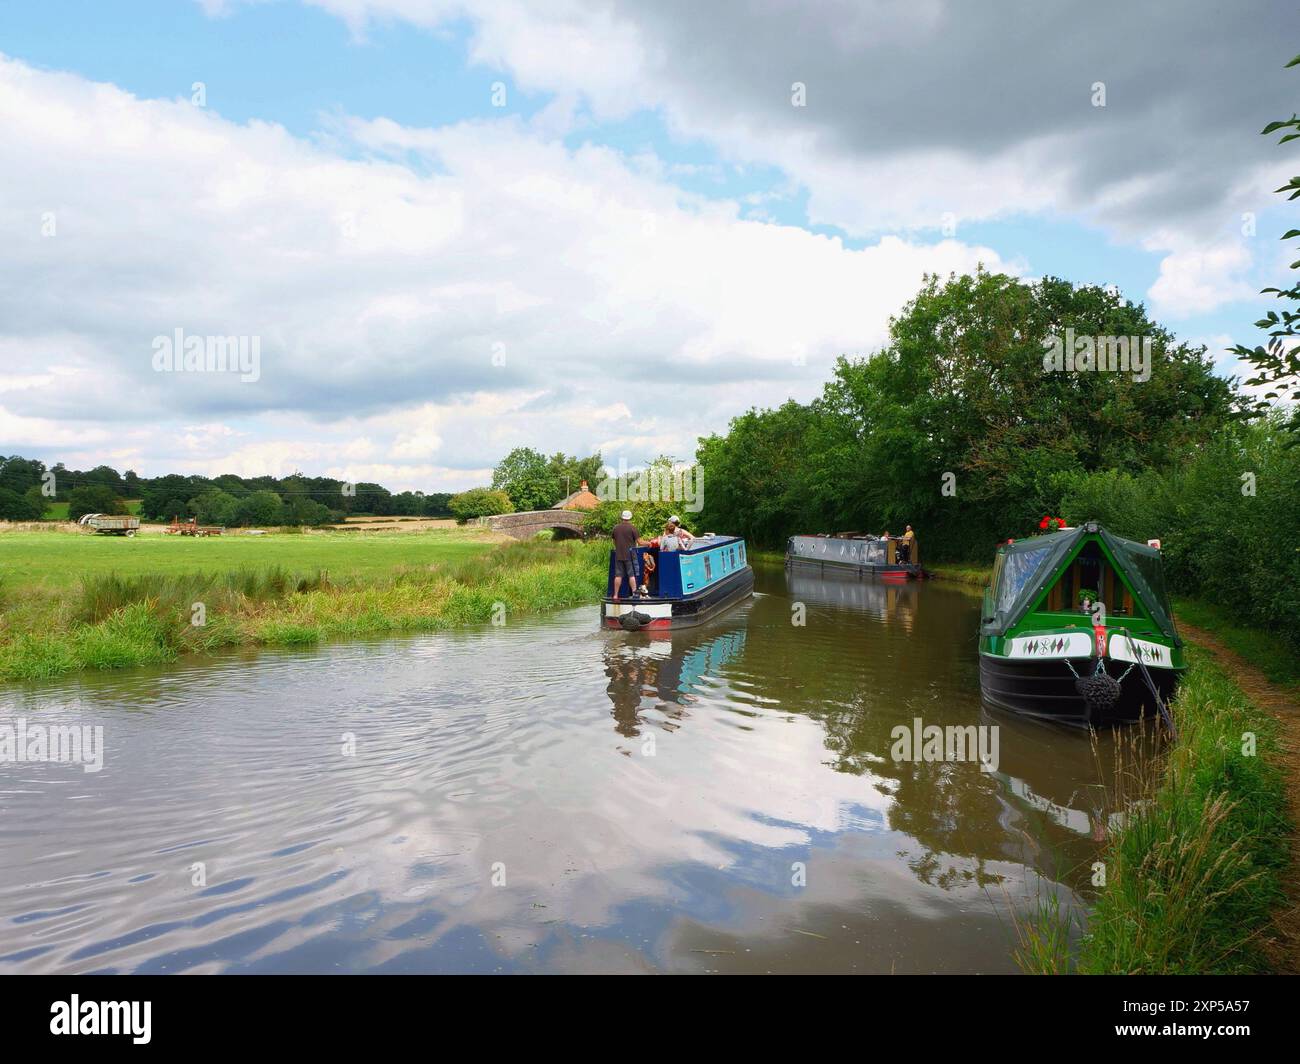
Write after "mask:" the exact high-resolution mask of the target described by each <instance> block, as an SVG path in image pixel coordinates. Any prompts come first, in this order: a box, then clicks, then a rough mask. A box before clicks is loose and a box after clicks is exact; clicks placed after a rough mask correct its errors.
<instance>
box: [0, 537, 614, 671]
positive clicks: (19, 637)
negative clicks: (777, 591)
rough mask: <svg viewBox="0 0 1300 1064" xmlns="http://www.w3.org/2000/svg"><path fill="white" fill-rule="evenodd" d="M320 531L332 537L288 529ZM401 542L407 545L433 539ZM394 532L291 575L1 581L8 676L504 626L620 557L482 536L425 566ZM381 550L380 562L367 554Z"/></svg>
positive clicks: (274, 568) (271, 571)
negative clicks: (390, 559)
mask: <svg viewBox="0 0 1300 1064" xmlns="http://www.w3.org/2000/svg"><path fill="white" fill-rule="evenodd" d="M69 538H74V539H77V538H82V537H69ZM317 538H324V537H308V536H288V537H284V539H286V540H298V541H310V540H313V539H317ZM394 538H398V539H400V540H401V541H402V544H403V545H404V546H406V549H407V550H417V549H419V548H418V547H417V545H416V544H414V543H413V542H412V541H417V540H419V541H424V540H426V536H424V535H403V536H400V537H394ZM383 539H384V537H378V536H375V537H367V538H366V539H365V540H358V539H357V538H355V537H350V538H349V539H347V540H346V541H344V542H345V543H346V546H347V547H348V549H349V551H351V552H353V554H354V555H355V557H353V556H349V557H348V558H347V559H346V561H344V559H343V556H342V555H339V556H338V557H337V558H333V556H331V557H332V558H333V561H332V565H331V568H330V569H329V570H322V569H320V568H316V569H299V570H295V569H291V568H289V567H287V566H285V565H283V564H280V563H279V562H278V561H276V562H271V561H268V560H267V559H268V555H267V554H264V555H261V557H262V564H260V565H246V566H244V567H242V568H236V569H225V570H222V569H221V568H220V567H219V565H218V562H217V561H216V559H214V558H213V557H212V556H210V555H209V556H207V557H206V559H205V560H206V562H207V566H206V567H205V568H202V569H196V570H190V571H178V570H175V569H173V570H170V571H169V570H166V569H164V570H162V571H149V570H144V571H131V570H130V569H127V570H126V571H118V570H112V571H107V572H98V573H96V572H94V571H93V570H92V571H91V572H88V573H86V574H85V575H83V576H82V577H81V578H80V580H79V581H76V582H70V581H68V580H64V579H50V580H47V581H41V580H35V579H29V580H28V581H27V582H26V583H23V584H18V583H11V582H10V581H8V580H6V581H5V582H4V583H3V584H0V611H2V612H0V679H4V680H11V681H12V680H26V679H42V678H47V677H52V676H57V675H60V674H62V673H67V672H73V671H76V670H79V669H112V668H124V667H128V666H133V665H147V664H157V663H162V662H167V661H171V660H173V659H174V658H176V657H177V656H178V655H180V654H183V653H189V652H203V651H211V650H215V649H217V648H219V647H223V646H236V645H254V644H262V645H298V644H310V643H314V642H317V641H320V640H323V639H330V638H336V637H340V636H358V635H373V634H382V633H392V632H415V631H430V630H435V629H443V628H452V627H457V626H460V625H465V624H475V623H483V622H487V621H490V620H493V619H494V611H495V612H497V613H498V614H499V613H500V610H502V609H504V617H505V618H506V619H507V620H508V619H509V618H510V617H512V616H516V615H518V614H522V613H531V612H538V611H542V610H547V609H555V608H558V607H562V606H569V605H576V604H578V603H581V602H586V601H591V600H593V599H595V598H596V597H597V596H598V595H599V593H600V591H601V589H602V588H603V587H604V582H605V572H606V569H605V565H606V562H605V559H606V558H607V557H608V555H607V548H606V547H605V546H604V545H601V544H579V543H570V542H561V543H542V542H534V543H519V544H512V545H509V546H494V545H492V544H491V543H473V544H469V546H471V547H472V549H470V550H468V551H466V550H464V549H462V550H444V551H442V552H441V558H442V560H441V561H440V562H437V563H430V562H429V561H428V560H427V559H428V557H429V553H430V551H429V543H428V542H425V543H424V547H423V556H424V558H425V559H426V560H425V561H424V562H423V563H422V564H419V565H397V566H393V565H391V564H389V565H388V566H387V567H384V566H383V565H382V559H383V558H384V557H386V556H388V555H389V548H390V547H391V546H392V545H391V544H384V543H383V542H382V540H383ZM272 541H273V537H264V538H263V539H254V540H252V541H251V542H252V544H253V545H254V546H257V547H261V546H270V545H271V542H272ZM91 542H94V541H91ZM136 542H138V540H137V541H136ZM5 545H6V546H7V543H6V544H5ZM127 545H128V546H131V547H134V546H135V543H128V544H127ZM199 545H201V546H209V545H211V544H209V543H204V542H203V541H199ZM452 545H453V544H444V546H452ZM459 545H460V547H462V548H464V547H466V546H467V544H466V543H464V542H462V543H460V544H459ZM242 546H243V544H241V548H242ZM304 547H306V548H307V549H309V550H310V549H312V548H311V547H310V546H308V545H307V544H304ZM376 547H378V557H367V556H366V555H367V554H368V552H370V551H371V550H372V549H374V548H376ZM268 554H269V557H271V558H276V557H285V556H292V554H291V553H290V554H275V553H270V552H268ZM242 556H243V557H244V558H246V559H247V560H248V561H250V562H251V561H253V560H255V559H257V558H258V554H256V553H250V554H247V555H242ZM317 556H318V557H319V556H320V555H317ZM74 579H75V578H74ZM196 620H198V621H201V622H202V623H194V622H195V621H196Z"/></svg>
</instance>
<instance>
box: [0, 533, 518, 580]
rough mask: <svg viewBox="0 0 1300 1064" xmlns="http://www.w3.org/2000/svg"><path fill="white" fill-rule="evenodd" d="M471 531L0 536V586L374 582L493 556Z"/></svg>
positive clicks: (488, 538)
mask: <svg viewBox="0 0 1300 1064" xmlns="http://www.w3.org/2000/svg"><path fill="white" fill-rule="evenodd" d="M497 542H498V539H497V537H495V536H493V535H492V534H490V533H487V532H485V531H483V530H480V529H479V528H477V527H474V528H463V529H462V528H454V529H445V530H444V529H437V530H434V531H429V532H420V533H409V532H407V533H397V532H394V533H383V532H378V533H365V534H362V533H352V532H349V533H329V532H324V533H309V534H303V535H286V534H275V533H272V534H268V535H265V536H242V535H233V534H231V535H224V536H212V537H208V538H204V539H197V538H194V537H192V536H161V535H148V536H143V535H142V536H136V537H134V538H133V539H127V538H126V537H125V536H95V535H85V534H77V533H70V532H61V531H60V532H55V531H51V532H8V533H3V534H0V578H2V579H3V580H4V582H5V586H6V588H8V589H9V590H10V591H14V590H18V591H22V590H28V589H46V590H58V589H60V588H69V587H73V586H75V585H76V584H78V583H79V582H80V580H81V579H82V577H88V576H105V575H107V574H109V573H117V574H119V575H121V576H140V575H143V574H145V573H160V574H170V575H180V574H183V573H185V574H187V573H227V572H235V571H237V570H240V569H255V568H261V567H263V566H279V567H280V568H282V569H287V570H290V571H293V572H315V571H317V570H321V569H323V570H325V571H326V572H327V573H328V574H329V576H330V578H331V579H332V580H344V579H351V578H354V577H365V576H379V575H382V574H384V573H387V572H390V571H391V570H393V569H396V568H398V567H399V566H427V565H436V564H443V563H446V562H454V561H460V560H463V559H465V558H471V557H474V556H475V555H479V554H483V553H485V552H486V551H489V550H491V549H493V547H494V546H496V544H497Z"/></svg>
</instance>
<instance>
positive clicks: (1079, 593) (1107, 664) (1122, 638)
mask: <svg viewBox="0 0 1300 1064" xmlns="http://www.w3.org/2000/svg"><path fill="white" fill-rule="evenodd" d="M979 650H980V690H981V692H982V694H983V697H984V700H985V702H987V703H989V704H990V705H992V706H994V707H996V708H999V709H1006V710H1012V711H1014V712H1016V713H1022V714H1026V715H1028V716H1033V717H1043V718H1050V719H1052V720H1058V721H1062V722H1065V723H1069V724H1078V725H1094V726H1095V725H1100V724H1106V723H1113V722H1121V721H1133V720H1138V719H1141V718H1142V717H1144V716H1154V715H1155V714H1156V713H1158V712H1160V704H1161V703H1162V702H1163V703H1165V704H1167V703H1168V700H1169V698H1170V696H1171V695H1172V694H1173V692H1174V689H1175V687H1176V686H1177V683H1178V678H1179V676H1180V675H1181V674H1182V672H1183V671H1184V669H1186V667H1187V662H1186V657H1185V654H1184V648H1183V641H1182V640H1181V639H1180V638H1179V636H1178V631H1177V629H1176V628H1175V627H1174V619H1173V613H1172V611H1171V609H1170V606H1169V597H1168V595H1167V593H1166V592H1165V582H1164V575H1163V569H1162V566H1161V561H1160V549H1159V544H1158V542H1157V541H1155V540H1152V541H1151V542H1150V543H1136V542H1134V541H1132V540H1127V539H1121V538H1120V537H1119V536H1116V535H1113V534H1112V533H1110V532H1108V531H1107V530H1106V529H1105V528H1103V527H1102V526H1101V525H1099V524H1097V523H1096V522H1089V523H1088V524H1085V525H1080V526H1079V527H1077V528H1067V529H1062V530H1061V531H1059V532H1052V533H1049V534H1047V535H1042V536H1033V537H1030V538H1027V539H1021V540H1008V541H1007V542H1006V543H1004V544H1002V545H1001V546H999V547H998V552H997V557H996V559H995V560H994V565H993V576H992V579H991V580H990V583H989V586H988V587H987V588H985V590H984V607H983V610H982V611H981V617H980V636H979ZM1157 696H1158V699H1157Z"/></svg>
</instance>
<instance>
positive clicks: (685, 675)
mask: <svg viewBox="0 0 1300 1064" xmlns="http://www.w3.org/2000/svg"><path fill="white" fill-rule="evenodd" d="M744 649H745V628H744V627H743V625H741V626H736V627H731V628H728V629H727V630H726V631H723V632H718V631H716V630H713V629H709V630H706V631H698V630H695V631H692V630H677V631H672V630H669V631H668V632H663V633H657V634H654V635H651V634H637V635H626V636H623V637H621V638H619V639H617V640H611V641H610V643H609V644H608V646H606V648H605V675H606V676H607V677H608V678H609V684H608V686H607V687H606V688H605V691H606V693H607V694H608V695H609V700H610V702H611V703H612V704H613V710H612V713H613V717H614V728H615V730H616V731H617V732H618V733H619V735H622V736H624V737H625V738H628V739H634V738H636V737H637V736H639V735H640V734H641V728H642V726H643V725H644V724H646V723H647V721H646V720H644V719H643V716H642V711H643V710H644V709H647V708H648V709H652V710H655V711H657V712H658V713H659V714H660V719H659V720H658V721H657V723H658V724H659V726H660V727H662V728H664V729H666V730H669V731H672V730H675V729H676V728H677V727H678V726H679V725H678V722H679V721H680V720H681V719H682V718H683V717H684V716H685V707H686V706H688V705H689V704H690V703H691V701H692V700H693V699H695V698H698V697H699V696H700V695H701V694H702V693H703V692H704V691H706V690H707V687H708V681H709V678H710V677H712V676H715V675H716V674H717V672H718V670H719V669H721V668H722V667H723V666H724V665H726V664H727V662H729V661H731V660H732V659H733V658H735V657H736V656H737V655H738V654H740V653H741V651H743V650H744Z"/></svg>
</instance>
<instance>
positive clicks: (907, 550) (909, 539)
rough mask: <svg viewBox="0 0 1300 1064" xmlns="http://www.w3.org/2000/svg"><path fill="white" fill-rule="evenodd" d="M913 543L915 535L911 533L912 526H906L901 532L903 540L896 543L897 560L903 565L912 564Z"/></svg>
mask: <svg viewBox="0 0 1300 1064" xmlns="http://www.w3.org/2000/svg"><path fill="white" fill-rule="evenodd" d="M915 542H916V533H915V532H913V531H912V526H911V525H908V526H907V528H906V529H904V531H903V538H902V539H901V540H899V543H898V553H899V559H898V560H899V561H900V562H902V563H903V564H904V565H910V564H911V562H912V544H913V543H915Z"/></svg>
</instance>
